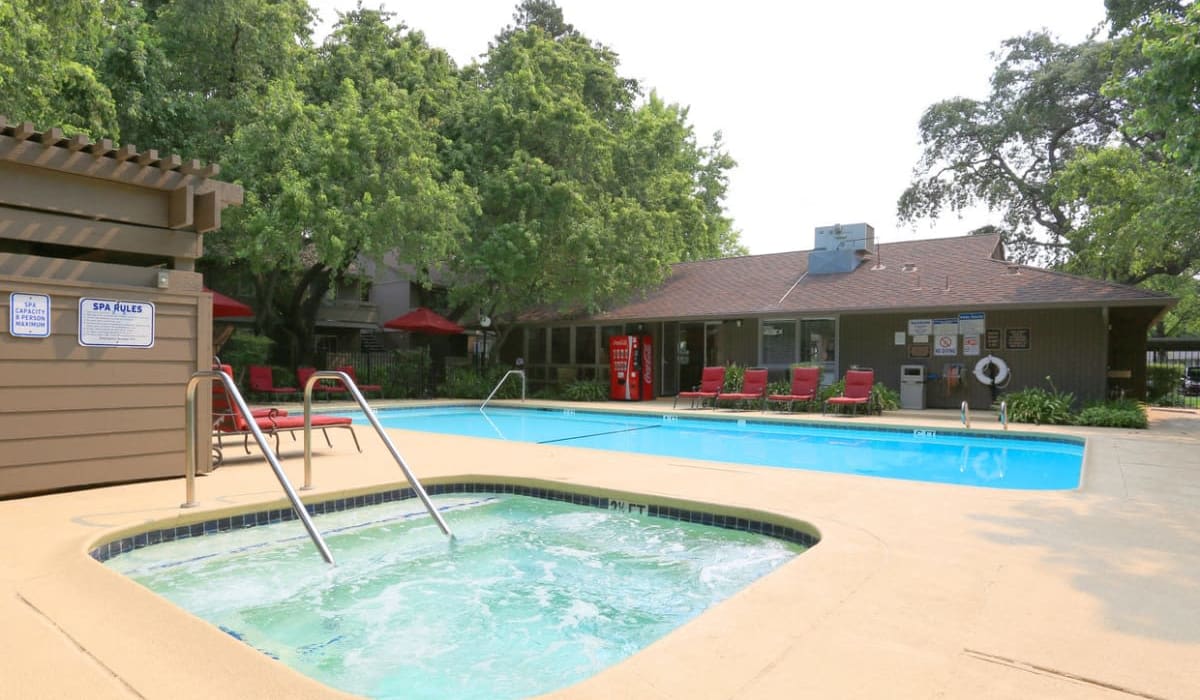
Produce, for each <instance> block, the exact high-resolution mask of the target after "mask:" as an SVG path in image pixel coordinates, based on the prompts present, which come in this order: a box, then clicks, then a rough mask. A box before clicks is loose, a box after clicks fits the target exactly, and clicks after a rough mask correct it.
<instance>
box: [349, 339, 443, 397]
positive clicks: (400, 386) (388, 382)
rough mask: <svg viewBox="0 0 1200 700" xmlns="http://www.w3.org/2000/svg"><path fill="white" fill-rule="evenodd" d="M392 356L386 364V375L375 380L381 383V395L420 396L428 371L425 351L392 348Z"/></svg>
mask: <svg viewBox="0 0 1200 700" xmlns="http://www.w3.org/2000/svg"><path fill="white" fill-rule="evenodd" d="M392 357H393V360H394V361H393V362H391V363H389V364H388V370H387V373H386V376H384V377H383V378H382V381H380V382H377V383H378V384H382V385H383V395H384V396H387V397H388V398H394V399H418V398H421V393H422V389H423V388H424V386H425V376H426V374H427V373H428V371H429V370H428V363H427V362H426V357H425V351H424V350H420V349H418V350H393V351H392ZM364 381H365V380H364ZM367 383H370V382H367Z"/></svg>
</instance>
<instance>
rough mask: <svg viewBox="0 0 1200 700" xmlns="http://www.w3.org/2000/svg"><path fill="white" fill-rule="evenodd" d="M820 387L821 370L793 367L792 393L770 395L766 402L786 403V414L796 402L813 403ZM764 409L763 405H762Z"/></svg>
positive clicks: (817, 368)
mask: <svg viewBox="0 0 1200 700" xmlns="http://www.w3.org/2000/svg"><path fill="white" fill-rule="evenodd" d="M820 386H821V368H820V367H793V368H792V391H791V393H790V394H771V395H770V396H768V397H767V401H773V402H777V403H781V402H784V401H786V402H787V405H788V413H791V411H792V404H794V403H796V402H797V401H814V400H816V398H817V389H819V388H820ZM764 408H765V404H764Z"/></svg>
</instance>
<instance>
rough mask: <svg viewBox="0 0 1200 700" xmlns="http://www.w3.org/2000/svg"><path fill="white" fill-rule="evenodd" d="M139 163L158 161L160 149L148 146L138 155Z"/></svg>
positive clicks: (145, 163) (149, 163) (152, 163)
mask: <svg viewBox="0 0 1200 700" xmlns="http://www.w3.org/2000/svg"><path fill="white" fill-rule="evenodd" d="M137 162H138V165H154V164H155V163H157V162H158V151H157V150H155V149H153V148H147V149H146V150H144V151H142V154H141V155H140V156H138V159H137Z"/></svg>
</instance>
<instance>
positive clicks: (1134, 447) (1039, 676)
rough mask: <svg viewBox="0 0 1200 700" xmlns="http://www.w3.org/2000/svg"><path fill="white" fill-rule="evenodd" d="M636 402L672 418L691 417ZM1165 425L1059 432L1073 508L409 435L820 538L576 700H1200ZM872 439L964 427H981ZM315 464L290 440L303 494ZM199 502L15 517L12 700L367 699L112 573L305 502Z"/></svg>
mask: <svg viewBox="0 0 1200 700" xmlns="http://www.w3.org/2000/svg"><path fill="white" fill-rule="evenodd" d="M570 406H571V407H573V408H578V407H579V406H578V404H570ZM610 406H611V405H610ZM620 408H622V409H626V408H637V409H638V410H648V411H653V412H656V413H665V412H670V411H671V408H670V402H669V401H667V402H665V403H664V402H661V401H660V402H652V403H648V404H640V405H637V406H628V405H622V406H620ZM679 413H680V414H690V413H691V412H690V411H680V412H679ZM721 414H724V415H729V416H733V417H758V415H759V414H736V413H730V412H725V411H722V412H721ZM1151 416H1152V426H1151V429H1150V430H1148V431H1128V430H1110V429H1070V430H1054V431H1053V432H1070V433H1072V434H1077V435H1082V436H1084V437H1086V438H1087V439H1088V447H1087V454H1086V457H1085V474H1084V480H1083V485H1082V487H1081V488H1080V489H1079V490H1076V491H1070V492H1027V491H1002V490H995V489H981V488H968V487H957V486H943V485H937V484H925V483H914V482H905V481H898V480H888V479H877V478H866V477H856V476H845V475H837V474H824V473H817V472H807V471H799V470H784V469H768V468H754V467H745V466H739V465H731V464H719V463H711V462H699V461H695V460H681V459H675V458H657V457H648V456H638V455H621V456H614V455H613V454H612V453H604V452H599V451H591V450H581V449H575V448H567V447H556V446H536V445H520V444H512V443H503V442H497V441H491V440H478V439H471V438H459V437H451V436H438V435H425V434H418V433H408V432H404V431H398V430H397V431H392V435H393V439H394V440H395V441H396V443H397V445H398V446H400V449H401V451H402V452H403V453H404V454H405V457H406V459H407V460H408V462H409V464H410V465H411V466H412V467H413V469H414V470H415V471H416V472H417V474H418V475H419V476H420V477H421V478H422V479H423V480H425V481H427V482H429V483H436V482H439V481H462V480H464V479H467V480H469V479H470V478H472V477H478V478H480V479H489V480H495V479H510V480H520V481H523V482H545V483H549V484H555V485H557V486H558V487H561V488H566V489H577V490H580V491H586V492H590V493H604V494H608V495H615V496H622V497H625V498H627V499H630V500H636V498H637V496H638V495H639V494H643V495H648V496H650V497H653V498H655V499H656V500H659V501H663V500H667V501H678V502H679V503H681V504H712V505H713V506H714V507H715V508H717V509H719V510H721V511H722V512H757V513H767V514H771V516H772V517H776V516H778V517H783V518H788V519H793V520H798V521H804V522H807V523H810V524H812V525H813V526H815V527H816V528H817V529H819V530H820V532H821V535H822V541H821V543H820V544H818V545H817V546H816V547H814V548H813V549H811V550H809V551H808V552H805V553H804V554H802V555H801V556H799V557H797V558H796V559H795V560H793V561H792V562H790V563H789V564H787V565H785V566H783V567H781V568H779V569H777V570H776V571H775V572H773V573H772V574H770V575H768V576H766V577H764V578H762V579H760V580H759V581H758V582H756V583H755V584H753V585H751V586H749V587H748V588H746V589H744V590H743V591H741V592H740V593H739V594H737V595H735V596H734V597H733V598H730V599H729V600H727V601H725V602H724V603H722V604H720V605H718V606H715V607H714V608H713V609H712V610H710V611H709V612H707V613H705V614H704V615H703V616H701V617H700V618H697V619H696V620H694V621H692V622H691V623H689V624H687V625H685V626H684V627H682V628H680V629H678V630H677V631H676V632H674V633H672V634H670V635H668V636H667V637H665V638H663V639H662V640H660V641H659V642H657V643H655V644H654V645H652V646H651V647H650V648H648V649H647V650H645V651H644V652H642V653H641V654H638V655H636V656H634V657H632V658H630V659H628V660H627V661H626V662H624V663H621V664H619V665H617V666H615V667H613V668H611V669H609V670H607V671H605V672H603V673H601V674H599V675H597V676H595V677H593V678H591V679H589V680H587V681H584V682H582V683H580V684H578V685H576V686H574V687H572V688H568V689H566V690H563V691H560V692H559V693H556V694H555V695H554V697H558V698H596V699H599V698H606V699H608V698H615V697H640V698H685V697H686V698H795V697H812V698H880V697H896V698H901V697H902V698H1066V699H1071V698H1081V699H1082V698H1089V699H1090V698H1100V699H1105V698H1114V699H1115V698H1179V699H1181V700H1182V699H1186V698H1195V697H1200V416H1198V415H1197V414H1196V413H1195V412H1186V411H1166V410H1153V411H1152V412H1151ZM801 418H802V419H805V420H817V421H820V420H829V421H842V422H845V421H847V420H851V419H846V418H832V417H831V418H824V419H823V418H822V417H820V416H808V415H805V416H802V417H801ZM853 420H856V421H858V422H861V423H864V424H865V423H876V424H878V423H887V424H900V425H912V426H931V427H934V428H940V429H947V428H951V427H955V426H957V425H958V412H957V411H953V412H945V411H943V412H938V411H912V412H903V411H900V412H889V413H888V414H886V415H885V416H884V417H883V418H878V417H873V418H869V419H867V418H858V419H853ZM1020 427H1021V428H1022V429H1023V430H1024V429H1027V428H1028V426H1020ZM975 429H977V430H980V431H984V430H996V429H997V426H996V423H995V421H994V417H991V416H977V417H976V420H975ZM1032 430H1033V431H1034V432H1051V429H1048V428H1034V429H1032ZM359 432H360V439H362V442H363V444H364V448H365V453H364V454H362V455H359V454H357V453H355V452H354V451H353V448H352V447H351V446H350V444H349V440H348V439H347V438H346V437H343V436H338V435H335V436H334V440H335V447H334V449H329V448H327V447H325V446H324V444H323V443H320V441H319V440H318V441H317V442H318V443H320V448H319V455H318V458H317V459H316V460H315V474H316V478H315V486H316V489H315V490H314V491H309V492H305V493H304V497H305V499H306V500H309V499H320V500H324V499H326V498H329V497H331V495H333V494H341V493H362V492H367V491H372V490H378V489H381V488H384V487H390V486H393V485H398V484H400V482H401V481H402V475H401V474H400V473H399V470H398V469H397V468H396V466H395V464H394V463H391V462H390V460H389V458H388V457H387V455H386V453H385V450H384V449H383V448H382V446H380V445H379V444H378V441H377V440H375V439H374V438H373V437H371V436H368V435H367V434H366V433H365V431H363V430H360V431H359ZM298 445H299V443H291V444H290V445H289V443H288V442H287V440H286V438H285V441H284V454H283V457H284V463H285V468H286V470H287V472H288V474H289V476H290V478H292V479H293V480H294V481H295V482H296V483H297V484H298V483H300V482H302V481H303V462H302V459H300V452H299V448H298ZM183 497H184V485H183V481H182V480H180V479H176V480H166V481H158V482H150V483H141V484H130V485H124V486H117V487H109V488H102V489H92V490H87V491H78V492H73V493H64V494H55V495H47V496H41V497H35V498H26V499H19V500H10V501H0V546H2V547H3V551H4V552H5V555H4V557H3V561H2V562H0V625H2V627H3V629H4V634H3V635H0V669H2V671H3V676H2V680H0V683H2V685H0V688H2V689H3V690H2V691H0V695H2V696H5V697H20V698H77V697H87V698H136V697H145V698H172V699H175V698H181V699H183V698H206V699H211V698H214V697H215V698H233V697H253V698H274V697H278V698H305V697H340V696H341V695H340V694H339V693H336V692H335V691H331V690H329V689H327V688H324V687H323V686H320V685H319V684H317V683H315V682H313V681H310V680H308V679H307V678H304V677H303V676H300V675H299V674H297V673H294V672H292V671H290V670H289V669H287V668H286V667H284V666H283V665H282V664H280V663H278V662H275V661H272V660H270V659H269V658H267V657H265V656H264V655H262V654H260V653H259V652H257V651H254V650H253V649H250V648H249V647H247V646H245V645H243V644H241V643H239V642H237V641H235V640H233V639H232V638H230V637H229V636H228V635H226V634H225V633H223V632H221V631H219V630H217V629H215V628H213V627H212V626H210V625H209V624H208V623H205V622H203V621H200V620H197V619H195V618H193V617H191V616H190V615H188V614H186V613H184V612H183V611H181V610H179V609H177V608H175V607H174V606H173V605H172V604H170V603H168V602H166V601H165V600H162V599H160V598H158V597H157V596H155V595H153V594H151V593H149V592H148V591H146V590H144V589H142V588H141V587H140V586H139V585H137V584H135V583H133V582H131V581H129V580H127V579H125V578H124V577H122V576H120V575H118V574H116V573H114V572H111V571H109V570H108V569H107V568H105V567H104V566H102V565H100V564H98V563H96V562H94V561H93V560H91V559H90V558H89V557H88V556H87V555H86V552H87V551H88V549H89V548H90V547H91V546H93V545H94V544H96V543H98V542H102V541H108V540H111V539H113V538H114V537H115V536H117V535H118V534H123V533H124V534H127V533H130V532H135V531H138V530H146V529H149V526H150V523H159V524H157V525H156V527H162V526H163V525H162V524H161V523H162V521H167V522H172V523H175V524H183V523H187V522H194V521H196V520H202V519H208V518H211V517H213V514H214V513H235V512H238V511H245V510H249V509H259V508H260V507H261V506H260V504H263V503H267V502H281V500H282V499H281V497H280V490H279V487H278V485H277V484H276V483H275V481H274V477H273V476H272V475H271V472H270V470H269V469H268V468H267V467H266V465H265V464H264V463H263V462H262V460H261V458H260V457H255V458H237V457H234V458H231V459H230V460H229V461H228V462H227V464H226V466H223V467H222V468H220V469H218V470H217V471H216V472H214V473H213V474H212V475H210V476H207V477H203V478H201V479H199V480H198V482H197V498H198V500H199V502H200V507H199V508H195V509H180V508H179V504H180V502H181V501H182V500H183ZM296 527H297V528H299V527H300V526H299V524H296ZM335 554H336V553H335ZM315 556H316V555H315V554H314V557H315Z"/></svg>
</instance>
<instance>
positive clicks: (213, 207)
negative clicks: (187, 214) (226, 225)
mask: <svg viewBox="0 0 1200 700" xmlns="http://www.w3.org/2000/svg"><path fill="white" fill-rule="evenodd" d="M195 218H196V226H195V230H196V233H208V232H209V231H216V230H217V229H219V228H221V199H220V197H218V196H217V193H216V191H209V192H204V193H201V194H198V195H196V202H195Z"/></svg>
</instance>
